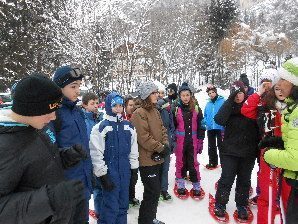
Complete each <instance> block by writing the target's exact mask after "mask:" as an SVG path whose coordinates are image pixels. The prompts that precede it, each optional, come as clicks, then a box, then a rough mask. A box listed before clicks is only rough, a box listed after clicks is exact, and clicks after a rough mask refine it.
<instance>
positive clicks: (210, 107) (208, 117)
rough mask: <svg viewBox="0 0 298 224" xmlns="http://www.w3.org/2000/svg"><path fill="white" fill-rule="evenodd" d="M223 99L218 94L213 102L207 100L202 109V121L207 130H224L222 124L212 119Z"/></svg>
mask: <svg viewBox="0 0 298 224" xmlns="http://www.w3.org/2000/svg"><path fill="white" fill-rule="evenodd" d="M224 102H225V99H224V98H223V97H222V96H218V97H217V99H216V101H215V102H214V103H213V102H212V101H211V100H209V101H208V103H207V104H206V107H205V110H204V121H205V124H206V129H207V131H208V130H214V129H219V130H224V128H223V126H220V125H218V124H217V123H215V121H214V116H215V115H216V114H217V112H218V111H219V109H220V108H221V106H222V105H223V103H224Z"/></svg>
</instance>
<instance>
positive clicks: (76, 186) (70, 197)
mask: <svg viewBox="0 0 298 224" xmlns="http://www.w3.org/2000/svg"><path fill="white" fill-rule="evenodd" d="M47 192H48V197H49V201H50V205H51V207H52V209H53V210H54V212H55V213H59V212H63V211H64V208H65V206H69V207H75V206H76V205H77V204H78V203H80V201H82V200H84V198H85V194H84V185H83V183H82V182H81V181H79V180H70V181H63V182H60V183H59V184H56V185H48V186H47Z"/></svg>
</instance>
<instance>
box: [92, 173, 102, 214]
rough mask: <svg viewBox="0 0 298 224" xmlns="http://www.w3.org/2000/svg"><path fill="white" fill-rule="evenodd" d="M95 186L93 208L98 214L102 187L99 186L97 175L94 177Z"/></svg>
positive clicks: (100, 205)
mask: <svg viewBox="0 0 298 224" xmlns="http://www.w3.org/2000/svg"><path fill="white" fill-rule="evenodd" d="M95 182H96V186H95V187H94V189H93V200H94V209H95V213H96V215H98V216H99V215H100V211H101V207H102V189H101V186H100V181H99V177H95Z"/></svg>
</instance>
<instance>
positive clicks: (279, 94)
mask: <svg viewBox="0 0 298 224" xmlns="http://www.w3.org/2000/svg"><path fill="white" fill-rule="evenodd" d="M274 94H275V97H276V98H277V99H278V100H280V101H283V100H285V99H286V97H285V96H284V95H283V93H282V91H281V89H280V87H279V86H278V85H275V86H274Z"/></svg>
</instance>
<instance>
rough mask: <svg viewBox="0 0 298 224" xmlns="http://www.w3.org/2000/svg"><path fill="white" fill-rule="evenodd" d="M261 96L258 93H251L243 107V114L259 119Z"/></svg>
mask: <svg viewBox="0 0 298 224" xmlns="http://www.w3.org/2000/svg"><path fill="white" fill-rule="evenodd" d="M259 103H260V96H259V95H258V94H257V93H254V94H252V95H250V96H249V97H248V98H247V100H246V101H245V102H244V104H243V106H242V108H241V114H242V115H244V116H245V117H247V118H250V119H254V120H255V119H257V116H258V105H259Z"/></svg>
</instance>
